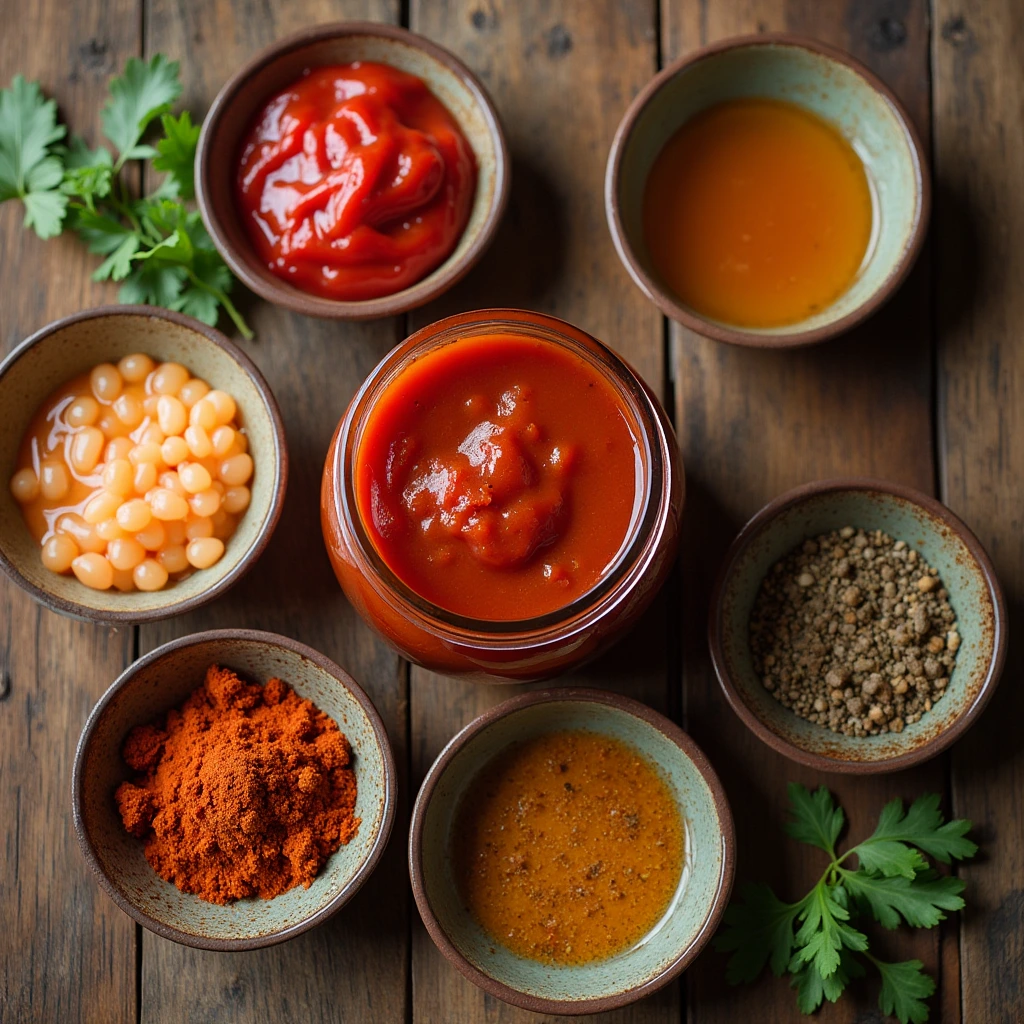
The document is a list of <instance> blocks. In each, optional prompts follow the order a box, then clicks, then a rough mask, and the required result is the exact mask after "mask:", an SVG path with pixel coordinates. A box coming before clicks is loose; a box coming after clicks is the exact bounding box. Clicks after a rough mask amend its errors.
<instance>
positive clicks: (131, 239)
mask: <svg viewBox="0 0 1024 1024" xmlns="http://www.w3.org/2000/svg"><path fill="white" fill-rule="evenodd" d="M138 251H139V236H138V235H136V234H135V233H134V232H133V233H132V234H130V235H127V236H126V237H125V239H124V241H122V242H121V244H120V245H119V246H118V247H117V248H116V249H115V250H114V251H113V252H112V253H111V254H110V255H109V256H108V257H107V258H106V259H105V260H104V261H103V262H102V263H101V264H100V265H99V266H98V267H97V268H96V270H95V271H94V272H93V275H92V279H93V280H94V281H106V280H107V279H108V278H109V279H110V280H111V281H123V280H124V279H125V278H126V277H127V276H128V275H129V274H130V273H131V269H132V259H133V258H134V257H135V255H136V254H137V253H138Z"/></svg>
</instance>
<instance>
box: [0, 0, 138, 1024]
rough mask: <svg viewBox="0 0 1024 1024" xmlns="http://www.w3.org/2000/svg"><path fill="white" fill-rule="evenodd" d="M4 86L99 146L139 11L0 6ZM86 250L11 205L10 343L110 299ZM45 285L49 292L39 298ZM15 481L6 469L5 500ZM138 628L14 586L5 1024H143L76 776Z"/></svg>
mask: <svg viewBox="0 0 1024 1024" xmlns="http://www.w3.org/2000/svg"><path fill="white" fill-rule="evenodd" d="M0 17H2V19H3V26H4V27H3V30H2V32H0V87H4V88H6V87H7V86H8V85H9V84H10V80H11V79H12V78H13V77H14V75H15V74H23V75H25V77H26V78H28V79H38V80H39V81H40V82H41V85H42V88H43V91H44V92H45V93H46V95H47V96H51V97H54V98H55V99H56V100H57V102H58V105H59V113H60V117H61V119H62V120H64V121H66V122H69V123H70V124H71V125H72V126H73V128H74V130H75V131H76V132H78V133H79V134H83V135H86V136H87V137H88V138H89V139H90V142H93V143H95V142H96V141H97V140H98V132H99V111H100V106H101V105H102V102H103V96H104V94H105V93H106V82H107V76H108V75H109V74H110V73H111V72H112V71H113V70H114V69H115V68H118V67H120V66H121V65H122V64H123V63H124V61H125V60H126V59H127V58H128V57H130V56H133V55H135V54H137V53H138V51H139V45H140V39H139V32H138V24H139V23H138V8H137V6H136V3H135V0H110V2H99V0H83V2H82V3H80V4H77V5H76V10H75V17H74V19H73V20H72V19H69V18H68V17H67V16H66V13H65V9H64V6H63V5H62V4H60V3H56V2H54V0H44V2H41V3H38V4H33V5H30V6H24V5H15V4H14V3H7V4H4V5H2V7H0ZM94 265H95V261H94V260H93V258H92V257H90V256H89V255H88V254H87V253H86V252H85V250H84V248H83V247H82V246H81V245H80V244H79V243H78V242H77V241H76V240H74V239H71V238H66V239H59V240H51V241H48V242H43V241H40V240H39V239H38V238H36V236H35V234H34V233H33V232H31V231H24V230H23V229H22V207H21V204H20V203H16V202H10V203H5V204H4V205H3V206H2V207H0V268H2V269H0V274H2V277H0V280H2V281H3V300H2V302H0V339H2V341H0V344H2V346H3V352H4V354H6V353H7V352H8V351H10V350H11V349H12V348H14V346H15V345H16V344H18V343H19V342H20V341H22V340H23V339H24V338H25V337H26V336H28V335H29V334H31V333H32V332H33V331H35V330H37V329H38V328H40V327H42V326H44V325H45V324H46V323H48V322H49V321H51V320H53V319H55V318H56V317H58V316H64V315H65V314H67V313H72V312H75V311H76V310H78V309H80V308H83V307H86V306H92V305H98V304H100V303H101V302H103V301H110V300H111V298H112V294H111V291H110V289H109V288H108V287H107V286H99V285H96V284H93V283H92V281H91V280H90V276H89V275H90V273H91V272H92V269H93V267H94ZM41 285H42V286H41ZM10 468H11V467H7V466H4V467H0V477H2V479H3V486H6V480H7V474H8V472H9V470H10ZM131 650H132V634H131V630H130V629H129V630H111V629H106V628H103V627H97V626H92V625H88V624H85V623H79V622H74V621H72V620H71V619H67V618H63V617H61V616H59V615H56V614H54V613H52V612H49V611H45V610H43V609H42V608H41V607H39V606H38V605H36V604H35V603H34V602H33V601H32V600H31V599H30V598H29V597H28V595H27V594H25V593H23V592H22V591H21V590H19V589H18V588H17V587H15V586H14V584H13V583H10V582H9V581H8V580H7V578H6V577H3V578H0V844H2V846H0V849H2V850H3V863H4V871H3V877H2V879H0V922H2V927H0V1019H2V1020H4V1021H7V1020H10V1021H18V1022H27V1021H55V1020H88V1021H128V1020H134V1017H135V927H134V925H133V924H132V922H131V921H130V920H129V919H128V918H127V917H125V916H124V915H123V914H122V913H121V912H120V911H119V910H118V909H117V907H116V906H115V905H114V904H113V903H112V902H111V901H110V900H108V899H107V898H106V896H104V895H103V894H102V892H101V891H100V889H99V887H98V886H97V884H96V882H95V880H94V879H93V877H92V875H91V873H90V871H89V869H88V867H87V866H86V863H85V860H84V858H83V857H82V855H81V853H80V852H79V849H78V843H77V841H76V839H75V832H74V827H73V826H72V823H71V766H72V762H73V760H74V754H75V745H76V743H77V741H78V736H79V733H80V732H81V730H82V726H83V725H84V724H85V719H86V717H87V716H88V714H89V711H90V709H91V708H92V705H93V703H94V702H95V701H96V700H97V699H98V698H99V696H100V695H101V694H102V693H103V691H104V690H105V689H106V688H107V687H108V686H109V685H110V683H111V682H113V680H114V678H115V677H116V676H117V675H118V673H119V672H120V671H121V670H122V669H123V668H124V667H125V665H126V664H127V663H128V661H129V660H130V658H131Z"/></svg>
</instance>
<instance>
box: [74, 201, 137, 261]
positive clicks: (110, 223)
mask: <svg viewBox="0 0 1024 1024" xmlns="http://www.w3.org/2000/svg"><path fill="white" fill-rule="evenodd" d="M71 227H72V229H73V230H74V232H75V233H76V234H77V235H78V237H79V238H81V239H82V241H83V242H85V244H86V247H87V248H88V250H89V252H94V253H98V254H99V255H101V256H106V255H108V254H109V253H112V252H113V251H114V250H115V249H116V248H117V247H118V246H119V245H121V244H123V242H124V240H125V239H126V238H127V237H129V236H131V237H133V238H135V239H136V240H137V239H138V235H137V234H136V232H135V231H134V230H133V229H132V228H131V227H127V226H125V225H124V224H123V223H122V222H121V221H120V220H118V219H117V218H116V217H112V216H110V215H109V214H107V213H100V212H99V211H98V210H90V209H86V208H83V209H80V210H75V211H74V216H73V218H72V220H71Z"/></svg>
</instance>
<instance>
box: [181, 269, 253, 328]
mask: <svg viewBox="0 0 1024 1024" xmlns="http://www.w3.org/2000/svg"><path fill="white" fill-rule="evenodd" d="M185 273H186V274H187V275H188V279H189V280H190V281H191V282H192V283H193V284H194V285H195V286H196V287H197V288H202V289H203V291H205V292H209V293H210V295H212V296H213V297H214V298H215V299H216V300H217V301H218V302H219V303H220V304H221V305H222V306H223V307H224V310H225V312H226V313H227V314H228V316H229V317H231V321H232V323H233V324H234V325H235V326H236V327H237V328H238V332H239V334H241V335H242V337H243V338H245V340H246V341H252V338H253V333H252V330H251V329H250V327H249V325H248V324H247V323H246V322H245V320H244V319H243V317H242V314H241V313H239V312H238V310H237V309H236V308H235V304H234V303H233V302H232V301H231V299H229V298H228V295H227V292H223V291H221V290H220V289H219V288H214V286H213V285H211V284H207V283H206V282H205V281H204V280H202V278H200V277H198V276H197V275H196V273H195V271H194V270H192V269H191V268H189V267H186V268H185Z"/></svg>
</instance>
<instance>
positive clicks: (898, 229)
mask: <svg viewBox="0 0 1024 1024" xmlns="http://www.w3.org/2000/svg"><path fill="white" fill-rule="evenodd" d="M749 96H757V97H765V98H769V99H777V100H784V101H787V102H789V103H795V104H796V105H798V106H800V107H803V108H805V109H807V110H809V111H811V112H812V113H814V114H817V115H818V116H819V117H821V118H823V119H824V120H826V121H828V122H830V123H831V124H832V125H834V126H835V127H836V128H838V129H839V131H840V132H841V133H842V134H843V135H844V136H845V138H846V139H847V140H848V141H849V142H850V143H851V145H852V146H853V148H854V150H855V151H856V152H857V154H858V155H859V156H860V158H861V160H862V161H863V162H864V167H865V170H866V172H867V176H868V183H869V186H870V188H871V193H872V204H873V207H874V210H873V214H874V216H873V220H874V224H873V231H872V238H871V241H870V243H869V246H868V251H867V254H866V256H865V258H864V262H863V264H862V265H861V268H860V270H859V272H858V274H857V277H856V278H855V279H854V281H853V284H852V285H851V286H850V287H849V288H848V289H847V291H846V292H844V293H843V294H842V295H841V296H840V297H839V298H838V299H836V300H835V302H833V303H832V304H831V305H829V306H826V307H825V308H824V309H822V310H820V311H819V312H818V313H816V314H815V315H814V316H812V317H808V318H807V319H805V320H801V321H799V322H798V323H795V324H787V325H785V326H781V327H767V328H750V327H737V326H734V325H731V324H727V323H722V322H720V321H717V320H713V319H710V318H708V317H705V316H703V315H701V314H699V313H697V312H696V311H694V310H693V309H691V308H690V307H689V306H687V305H685V304H684V303H683V302H682V301H681V300H680V299H679V298H678V297H677V296H676V295H675V294H673V293H672V291H671V290H670V289H669V288H668V286H667V285H665V284H664V282H663V281H662V280H661V279H660V278H659V275H658V274H657V272H656V271H655V270H654V268H653V266H652V264H651V259H650V254H649V253H648V251H647V246H646V243H645V241H644V232H643V217H642V213H643V197H644V189H645V186H646V183H647V176H648V174H649V172H650V169H651V166H652V164H653V163H654V160H655V158H656V157H657V156H658V154H659V153H660V152H661V149H662V147H663V146H664V145H665V143H666V142H668V140H669V139H670V138H671V137H672V136H673V135H674V134H675V133H676V132H677V131H678V130H679V128H680V127H682V125H683V124H684V123H685V122H686V121H688V120H690V118H692V117H693V116H694V115H695V114H698V113H700V112H701V111H702V110H705V109H707V108H708V107H712V106H715V105H716V104H718V103H722V102H725V101H727V100H733V99H739V98H742V97H749ZM930 208H931V189H930V184H929V179H928V172H927V168H926V161H925V157H924V151H923V149H922V146H921V142H920V140H919V139H918V137H917V133H916V132H915V130H914V127H913V124H912V123H911V121H910V118H909V116H908V115H907V113H906V111H905V110H904V109H903V107H902V106H901V105H900V102H899V100H898V99H897V98H896V96H895V95H894V94H893V93H892V92H891V91H890V90H889V88H888V87H887V86H886V85H884V84H883V83H882V82H881V81H880V80H879V79H878V78H876V77H875V76H874V75H873V74H872V73H871V72H870V71H868V69H867V68H865V67H864V66H863V65H862V64H860V63H858V62H857V61H855V60H854V59H853V58H852V57H850V56H849V55H848V54H846V53H843V52H842V51H841V50H836V49H833V48H832V47H830V46H826V45H824V44H823V43H818V42H813V41H811V40H806V39H800V38H798V37H796V36H790V35H770V34H769V35H760V36H745V37H741V38H737V39H728V40H725V41H723V42H720V43H715V44H714V45H712V46H708V47H705V48H704V49H702V50H697V51H696V52H695V53H692V54H690V55H688V56H686V57H684V58H683V59H682V60H679V61H677V62H676V63H674V64H671V65H669V66H668V67H667V68H665V69H664V70H663V71H661V72H660V73H659V74H658V75H656V76H655V77H654V78H653V79H652V80H651V81H650V82H649V83H648V85H647V86H646V87H645V88H644V89H643V90H642V91H641V92H640V94H639V95H638V96H637V97H636V99H635V100H634V101H633V103H632V104H631V105H630V107H629V109H628V110H627V111H626V114H625V116H624V117H623V119H622V123H621V124H620V125H619V129H618V131H617V132H616V135H615V140H614V141H613V143H612V148H611V153H610V154H609V157H608V167H607V173H606V176H605V211H606V213H607V217H608V225H609V228H610V230H611V233H612V239H613V241H614V242H615V248H616V249H617V250H618V253H619V257H620V259H621V260H622V262H623V263H624V264H625V266H626V269H627V270H628V271H629V273H630V274H631V276H632V277H633V280H634V281H635V282H636V283H637V285H638V286H639V288H640V290H641V291H642V292H643V293H644V294H645V295H646V296H647V297H648V298H649V299H650V300H651V301H652V302H654V303H655V305H657V306H658V307H659V308H660V309H661V310H662V312H663V313H665V315H666V316H668V317H671V318H672V319H673V320H677V321H678V322H679V323H681V324H684V325H685V326H686V327H689V328H690V329H691V330H694V331H696V332H697V333H698V334H703V335H705V336H706V337H708V338H714V339H715V340H717V341H726V342H731V343H733V344H737V345H749V346H755V347H761V348H787V347H794V346H798V345H809V344H813V343H815V342H819V341H824V340H826V339H827V338H833V337H835V336H836V335H839V334H841V333H843V332H844V331H847V330H849V329H850V328H851V327H853V326H854V325H855V324H858V323H860V322H861V321H862V320H864V319H865V318H867V317H868V316H870V315H871V314H872V313H874V312H875V310H877V309H878V308H879V307H880V306H881V305H882V304H883V303H884V302H885V301H886V300H887V299H888V298H889V297H890V296H891V295H892V294H893V292H894V291H895V290H896V289H897V288H898V287H899V285H900V284H901V283H902V281H903V280H904V278H905V277H906V276H907V274H908V273H909V272H910V268H911V267H912V266H913V264H914V261H915V260H916V259H917V255H918V253H919V252H920V249H921V245H922V243H923V241H924V236H925V232H926V229H927V224H928V216H929V212H930Z"/></svg>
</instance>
